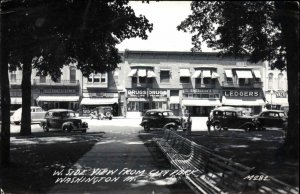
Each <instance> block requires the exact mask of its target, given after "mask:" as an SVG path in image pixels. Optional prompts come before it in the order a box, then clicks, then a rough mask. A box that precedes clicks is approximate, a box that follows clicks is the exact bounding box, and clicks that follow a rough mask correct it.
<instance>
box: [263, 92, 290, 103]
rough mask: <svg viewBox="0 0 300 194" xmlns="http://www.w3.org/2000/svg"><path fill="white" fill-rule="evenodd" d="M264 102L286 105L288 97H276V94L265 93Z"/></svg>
mask: <svg viewBox="0 0 300 194" xmlns="http://www.w3.org/2000/svg"><path fill="white" fill-rule="evenodd" d="M265 96H266V103H268V104H271V103H272V104H277V105H281V106H288V105H289V101H288V98H287V97H286V98H277V97H276V94H273V95H271V94H270V93H266V94H265Z"/></svg>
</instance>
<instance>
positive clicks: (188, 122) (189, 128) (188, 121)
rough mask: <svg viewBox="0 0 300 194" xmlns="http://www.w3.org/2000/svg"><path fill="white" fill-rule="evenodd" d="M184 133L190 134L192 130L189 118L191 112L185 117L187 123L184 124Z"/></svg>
mask: <svg viewBox="0 0 300 194" xmlns="http://www.w3.org/2000/svg"><path fill="white" fill-rule="evenodd" d="M186 125H187V126H186V135H191V131H192V120H191V114H189V116H188V118H187V124H186Z"/></svg>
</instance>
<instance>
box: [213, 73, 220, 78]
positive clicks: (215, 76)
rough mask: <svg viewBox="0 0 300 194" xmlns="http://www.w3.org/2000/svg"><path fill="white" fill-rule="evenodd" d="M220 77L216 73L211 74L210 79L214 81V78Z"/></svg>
mask: <svg viewBox="0 0 300 194" xmlns="http://www.w3.org/2000/svg"><path fill="white" fill-rule="evenodd" d="M219 77H220V75H219V74H218V73H216V72H212V75H211V78H213V79H215V78H219Z"/></svg>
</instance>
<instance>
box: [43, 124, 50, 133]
mask: <svg viewBox="0 0 300 194" xmlns="http://www.w3.org/2000/svg"><path fill="white" fill-rule="evenodd" d="M43 131H44V132H49V126H48V124H47V123H45V124H44V125H43Z"/></svg>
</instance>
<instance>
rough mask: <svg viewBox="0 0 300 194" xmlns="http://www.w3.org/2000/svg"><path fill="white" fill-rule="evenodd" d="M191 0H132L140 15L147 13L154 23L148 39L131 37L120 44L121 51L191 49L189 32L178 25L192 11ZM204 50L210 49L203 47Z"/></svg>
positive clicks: (132, 4)
mask: <svg viewBox="0 0 300 194" xmlns="http://www.w3.org/2000/svg"><path fill="white" fill-rule="evenodd" d="M190 3H191V2H190V1H158V2H156V1H150V2H149V4H147V3H142V1H130V2H129V5H130V6H131V7H132V8H133V10H134V11H135V14H136V15H137V16H138V15H140V14H142V15H145V16H146V18H147V19H148V20H149V21H150V23H153V30H152V32H151V33H148V39H147V40H142V39H141V38H131V39H127V40H124V41H123V42H122V43H121V44H119V45H118V49H119V50H120V51H124V50H125V49H129V50H143V51H190V50H191V48H192V47H193V46H192V41H191V36H192V35H191V34H190V33H189V32H186V33H185V32H183V31H177V29H176V27H177V26H178V25H179V24H180V23H181V21H183V20H184V19H185V18H187V16H188V15H190V14H191V13H192V11H191V8H190ZM203 51H210V50H209V49H207V48H203Z"/></svg>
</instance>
